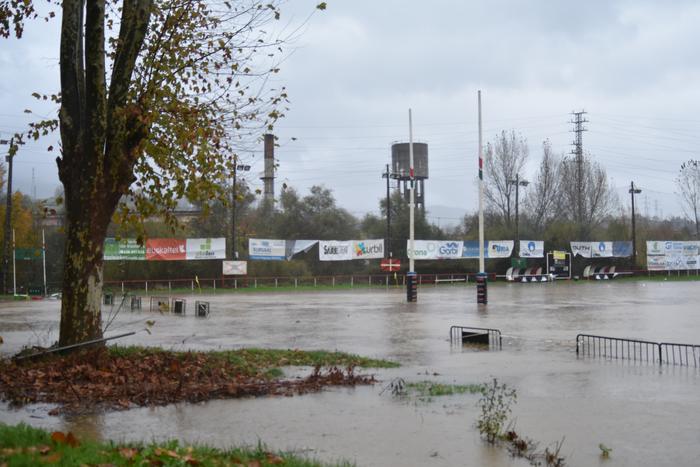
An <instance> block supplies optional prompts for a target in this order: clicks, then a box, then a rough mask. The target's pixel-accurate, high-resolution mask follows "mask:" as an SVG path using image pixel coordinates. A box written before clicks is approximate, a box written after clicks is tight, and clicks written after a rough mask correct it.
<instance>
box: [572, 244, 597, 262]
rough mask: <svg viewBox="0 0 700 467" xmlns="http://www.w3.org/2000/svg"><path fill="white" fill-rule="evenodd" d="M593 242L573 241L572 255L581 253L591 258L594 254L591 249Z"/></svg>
mask: <svg viewBox="0 0 700 467" xmlns="http://www.w3.org/2000/svg"><path fill="white" fill-rule="evenodd" d="M591 250H592V249H591V242H571V255H572V256H576V255H579V256H581V257H583V258H590V257H591V256H592V254H593V252H592V251H591Z"/></svg>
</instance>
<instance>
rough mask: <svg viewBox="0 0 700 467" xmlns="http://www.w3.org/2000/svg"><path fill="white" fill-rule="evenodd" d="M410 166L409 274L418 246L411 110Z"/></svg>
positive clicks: (409, 111)
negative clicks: (416, 246)
mask: <svg viewBox="0 0 700 467" xmlns="http://www.w3.org/2000/svg"><path fill="white" fill-rule="evenodd" d="M408 157H409V160H408V164H409V169H408V170H409V172H408V173H409V177H410V178H411V198H410V202H409V205H408V207H409V212H410V214H409V224H410V227H409V244H410V249H411V255H410V256H409V259H408V270H409V272H415V270H416V269H415V258H414V256H415V251H416V248H415V245H416V235H415V233H416V232H415V190H416V188H415V180H414V172H413V117H412V115H411V109H408Z"/></svg>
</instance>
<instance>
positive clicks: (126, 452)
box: [119, 448, 139, 460]
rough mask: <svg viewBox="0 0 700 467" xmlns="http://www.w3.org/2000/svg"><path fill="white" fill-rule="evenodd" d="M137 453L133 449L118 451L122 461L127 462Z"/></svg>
mask: <svg viewBox="0 0 700 467" xmlns="http://www.w3.org/2000/svg"><path fill="white" fill-rule="evenodd" d="M138 453H139V452H138V451H137V450H136V449H133V448H121V449H119V454H120V455H121V456H122V457H123V458H124V459H127V460H131V459H133V458H134V457H136V455H137V454H138Z"/></svg>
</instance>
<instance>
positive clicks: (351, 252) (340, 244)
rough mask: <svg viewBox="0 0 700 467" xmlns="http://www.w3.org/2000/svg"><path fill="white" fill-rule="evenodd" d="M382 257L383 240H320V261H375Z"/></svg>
mask: <svg viewBox="0 0 700 467" xmlns="http://www.w3.org/2000/svg"><path fill="white" fill-rule="evenodd" d="M383 257H384V239H382V238H379V239H370V240H344V241H339V240H320V241H319V242H318V259H319V260H320V261H349V260H353V259H377V258H383Z"/></svg>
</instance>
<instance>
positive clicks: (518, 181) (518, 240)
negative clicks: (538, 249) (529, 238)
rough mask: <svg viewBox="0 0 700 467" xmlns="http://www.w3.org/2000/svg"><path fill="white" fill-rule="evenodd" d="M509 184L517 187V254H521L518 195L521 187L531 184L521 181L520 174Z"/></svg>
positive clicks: (509, 181)
mask: <svg viewBox="0 0 700 467" xmlns="http://www.w3.org/2000/svg"><path fill="white" fill-rule="evenodd" d="M508 183H510V184H511V185H515V248H514V250H515V252H516V254H520V219H519V217H518V201H519V196H518V193H519V191H520V187H521V186H522V187H526V186H528V185H529V184H530V182H528V181H527V180H520V174H515V180H508Z"/></svg>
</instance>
